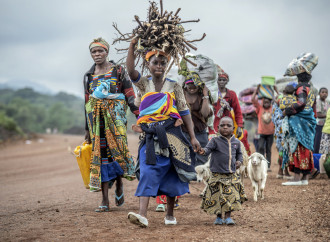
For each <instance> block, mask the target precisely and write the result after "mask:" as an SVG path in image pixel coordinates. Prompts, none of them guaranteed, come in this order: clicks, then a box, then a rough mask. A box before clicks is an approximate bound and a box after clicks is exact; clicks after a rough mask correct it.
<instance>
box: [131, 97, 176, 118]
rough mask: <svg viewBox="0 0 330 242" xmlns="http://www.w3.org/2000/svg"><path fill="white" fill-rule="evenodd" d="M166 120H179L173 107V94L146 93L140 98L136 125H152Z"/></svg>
mask: <svg viewBox="0 0 330 242" xmlns="http://www.w3.org/2000/svg"><path fill="white" fill-rule="evenodd" d="M168 118H174V119H181V116H180V114H179V112H178V110H177V108H176V105H175V95H174V93H170V92H163V93H162V92H148V93H146V94H145V95H144V96H143V97H142V99H141V104H140V115H139V118H138V120H137V124H140V123H153V122H158V121H163V120H166V119H168Z"/></svg>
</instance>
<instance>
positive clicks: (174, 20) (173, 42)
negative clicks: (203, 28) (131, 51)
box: [113, 0, 206, 74]
mask: <svg viewBox="0 0 330 242" xmlns="http://www.w3.org/2000/svg"><path fill="white" fill-rule="evenodd" d="M180 10H181V8H179V9H177V11H176V12H175V13H173V11H171V12H168V11H166V10H165V11H163V1H162V0H160V9H159V8H158V7H157V4H156V3H155V2H150V6H149V10H148V18H147V20H146V21H141V20H140V18H139V17H138V16H137V15H135V16H134V18H135V20H136V22H137V23H138V26H137V27H136V28H135V29H133V31H132V33H127V34H122V33H121V32H120V31H119V29H118V28H117V25H116V24H113V27H114V28H115V29H116V30H117V31H118V33H119V34H120V37H119V38H117V39H115V40H114V42H113V44H115V43H116V42H119V41H127V42H130V41H131V40H132V39H133V38H136V39H137V40H138V44H137V46H136V50H135V55H136V56H137V58H138V59H140V58H141V59H143V58H145V55H146V54H147V53H148V52H150V51H156V52H159V53H160V52H163V53H166V55H169V56H171V57H172V61H171V63H170V64H169V65H168V69H167V72H168V71H169V70H170V69H171V67H172V65H173V64H174V63H175V64H176V65H179V61H180V57H181V58H183V59H186V57H185V55H186V53H188V52H189V51H190V50H191V49H193V50H197V48H196V47H195V46H194V45H192V44H191V43H193V42H196V41H201V40H202V39H204V38H205V36H206V34H203V36H202V37H201V38H200V39H195V40H187V39H186V38H185V33H186V32H189V31H190V30H185V29H184V27H183V25H182V24H184V23H188V22H199V19H198V20H188V21H182V20H181V18H180V17H179V16H178V13H179V12H180ZM127 50H128V48H127V49H119V50H118V49H117V51H127ZM192 64H194V63H192ZM145 69H146V68H145V62H144V61H143V63H142V74H143V71H144V70H145Z"/></svg>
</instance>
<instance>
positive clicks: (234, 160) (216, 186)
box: [200, 117, 247, 225]
mask: <svg viewBox="0 0 330 242" xmlns="http://www.w3.org/2000/svg"><path fill="white" fill-rule="evenodd" d="M218 129H219V131H220V135H219V136H217V137H214V138H212V139H211V140H210V141H209V143H208V144H207V145H206V147H205V148H201V151H200V154H202V155H209V154H211V161H210V170H211V174H210V179H209V180H208V185H207V188H206V190H205V193H204V194H203V200H202V204H201V208H202V209H203V210H204V211H205V212H206V213H208V214H210V215H212V214H215V215H217V218H216V220H215V222H214V224H216V225H221V224H226V225H234V224H235V222H234V221H233V219H232V218H231V212H232V211H237V210H241V209H242V206H241V203H243V202H244V201H246V200H247V198H246V195H245V192H244V188H243V186H242V185H241V182H240V179H239V177H238V176H237V175H236V174H235V171H236V168H238V167H239V166H240V164H241V163H242V162H243V156H242V152H241V146H240V141H239V140H238V139H237V138H235V136H234V135H233V131H234V122H233V120H232V119H231V118H230V117H223V118H222V119H221V120H220V124H219V127H218ZM223 214H224V219H223V216H222V215H223Z"/></svg>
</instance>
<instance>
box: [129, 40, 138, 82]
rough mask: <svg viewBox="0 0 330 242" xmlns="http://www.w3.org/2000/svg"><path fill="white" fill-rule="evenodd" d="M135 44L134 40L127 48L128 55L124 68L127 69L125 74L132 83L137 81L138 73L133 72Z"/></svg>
mask: <svg viewBox="0 0 330 242" xmlns="http://www.w3.org/2000/svg"><path fill="white" fill-rule="evenodd" d="M136 43H137V40H136V39H132V41H131V43H130V45H129V48H128V54H127V58H126V68H127V74H128V76H129V78H130V79H131V80H133V81H135V80H137V79H138V77H139V72H138V71H137V70H135V63H134V61H135V56H134V48H135V45H136Z"/></svg>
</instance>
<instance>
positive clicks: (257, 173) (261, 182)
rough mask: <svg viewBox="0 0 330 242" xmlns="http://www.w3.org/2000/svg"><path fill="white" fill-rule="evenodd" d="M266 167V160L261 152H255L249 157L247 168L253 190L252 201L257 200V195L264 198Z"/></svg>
mask: <svg viewBox="0 0 330 242" xmlns="http://www.w3.org/2000/svg"><path fill="white" fill-rule="evenodd" d="M267 169H268V161H267V160H266V158H265V157H264V156H263V155H262V154H259V153H257V152H255V153H253V154H252V155H251V156H250V157H249V163H248V166H247V170H248V174H249V177H250V180H251V183H252V187H253V190H254V196H253V200H254V201H258V195H259V196H260V197H261V199H264V189H265V186H266V180H267Z"/></svg>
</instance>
